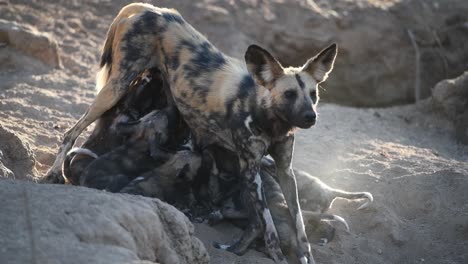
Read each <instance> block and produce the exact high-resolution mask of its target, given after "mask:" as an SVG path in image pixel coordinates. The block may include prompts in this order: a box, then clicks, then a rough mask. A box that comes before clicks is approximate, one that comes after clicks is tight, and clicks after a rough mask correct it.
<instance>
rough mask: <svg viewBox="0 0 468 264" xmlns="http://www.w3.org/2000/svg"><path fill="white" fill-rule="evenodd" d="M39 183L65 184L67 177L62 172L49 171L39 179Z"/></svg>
mask: <svg viewBox="0 0 468 264" xmlns="http://www.w3.org/2000/svg"><path fill="white" fill-rule="evenodd" d="M39 183H49V184H65V178H64V177H63V175H62V173H61V172H54V171H49V172H47V174H46V175H45V176H44V177H42V178H41V179H40V180H39Z"/></svg>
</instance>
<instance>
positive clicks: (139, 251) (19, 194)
mask: <svg viewBox="0 0 468 264" xmlns="http://www.w3.org/2000/svg"><path fill="white" fill-rule="evenodd" d="M0 190H1V191H0V211H1V212H2V217H1V218H0V262H1V263H70V264H73V263H156V262H160V263H171V264H172V263H174V264H177V263H208V262H209V257H208V254H207V252H206V249H205V247H204V246H203V244H202V243H201V242H200V240H198V239H197V238H196V237H194V227H193V225H192V224H191V223H190V222H189V220H188V219H187V218H186V217H185V216H184V215H183V214H182V213H181V212H179V211H177V209H175V208H174V207H172V206H170V205H168V204H166V203H163V202H161V201H159V200H157V199H149V198H143V197H140V196H132V195H123V194H122V195H119V194H111V193H106V192H102V191H96V190H92V189H88V188H81V187H73V186H64V185H46V184H35V183H30V182H20V181H12V180H0Z"/></svg>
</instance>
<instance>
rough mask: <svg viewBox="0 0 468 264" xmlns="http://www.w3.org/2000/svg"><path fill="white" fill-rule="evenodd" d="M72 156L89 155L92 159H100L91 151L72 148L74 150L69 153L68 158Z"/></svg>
mask: <svg viewBox="0 0 468 264" xmlns="http://www.w3.org/2000/svg"><path fill="white" fill-rule="evenodd" d="M71 154H83V155H88V156H90V157H92V158H95V159H97V158H98V157H99V156H98V155H97V154H96V153H94V152H92V151H91V150H89V149H86V148H72V149H70V151H68V153H67V156H69V155H71Z"/></svg>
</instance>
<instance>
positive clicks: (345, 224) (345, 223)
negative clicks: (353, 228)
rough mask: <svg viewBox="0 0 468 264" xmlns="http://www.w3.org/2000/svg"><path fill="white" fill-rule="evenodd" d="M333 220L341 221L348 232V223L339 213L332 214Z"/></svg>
mask: <svg viewBox="0 0 468 264" xmlns="http://www.w3.org/2000/svg"><path fill="white" fill-rule="evenodd" d="M333 220H335V221H338V222H340V223H342V224H343V225H344V226H345V228H346V231H348V232H349V225H348V222H346V220H345V219H344V218H343V217H341V216H339V215H333Z"/></svg>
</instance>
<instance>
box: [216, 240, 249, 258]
mask: <svg viewBox="0 0 468 264" xmlns="http://www.w3.org/2000/svg"><path fill="white" fill-rule="evenodd" d="M213 246H214V247H215V248H217V249H222V250H226V251H229V252H232V253H234V254H236V255H238V256H242V255H244V254H245V252H247V250H248V248H247V247H245V246H242V245H241V243H240V241H236V242H235V243H234V244H232V245H228V244H221V243H218V242H213Z"/></svg>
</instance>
